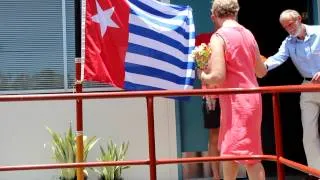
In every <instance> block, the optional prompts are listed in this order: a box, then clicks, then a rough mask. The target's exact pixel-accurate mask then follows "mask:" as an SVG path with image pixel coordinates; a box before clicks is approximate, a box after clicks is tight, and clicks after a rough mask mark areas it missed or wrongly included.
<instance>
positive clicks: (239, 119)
mask: <svg viewBox="0 0 320 180" xmlns="http://www.w3.org/2000/svg"><path fill="white" fill-rule="evenodd" d="M216 34H218V35H219V36H221V37H222V38H223V39H224V42H225V44H226V46H225V61H226V79H225V81H224V82H223V84H222V88H255V87H258V83H257V79H256V76H255V70H254V69H255V68H254V67H255V61H256V54H255V48H256V44H257V43H256V40H255V38H254V36H253V35H252V33H251V32H250V31H249V30H247V29H246V28H244V27H242V26H240V27H222V28H220V29H219V30H218V31H217V32H216ZM219 98H220V106H221V120H220V124H221V126H220V134H219V148H220V153H221V156H228V155H261V154H262V145H261V120H262V99H261V95H260V94H230V95H220V96H219ZM237 162H239V163H241V164H253V163H256V162H258V161H257V160H243V161H237Z"/></svg>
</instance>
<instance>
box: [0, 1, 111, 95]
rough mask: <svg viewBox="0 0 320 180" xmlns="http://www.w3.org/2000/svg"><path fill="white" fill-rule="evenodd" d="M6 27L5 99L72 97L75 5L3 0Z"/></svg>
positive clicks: (0, 56) (0, 32) (0, 74)
mask: <svg viewBox="0 0 320 180" xmlns="http://www.w3.org/2000/svg"><path fill="white" fill-rule="evenodd" d="M0 24H1V26H0V39H1V41H0V94H25V93H52V92H66V91H72V88H73V84H74V78H75V65H74V56H75V40H74V39H75V35H74V32H75V22H74V1H73V0H1V1H0ZM84 87H99V88H101V87H108V86H103V85H101V84H94V83H85V85H84ZM104 89H105V88H104Z"/></svg>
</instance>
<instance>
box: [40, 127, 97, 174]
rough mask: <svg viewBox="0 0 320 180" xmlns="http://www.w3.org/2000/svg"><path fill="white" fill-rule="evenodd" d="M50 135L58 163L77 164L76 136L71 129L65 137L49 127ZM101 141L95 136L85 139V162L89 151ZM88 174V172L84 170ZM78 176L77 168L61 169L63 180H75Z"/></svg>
mask: <svg viewBox="0 0 320 180" xmlns="http://www.w3.org/2000/svg"><path fill="white" fill-rule="evenodd" d="M46 129H47V130H48V132H49V134H50V135H51V137H52V146H51V149H52V153H53V157H52V158H53V159H54V160H55V161H56V162H58V163H74V162H76V153H77V145H76V135H75V133H73V132H72V129H71V127H69V128H68V129H67V131H66V133H65V135H64V136H63V135H61V134H58V133H56V132H54V131H53V130H52V129H50V128H49V127H46ZM98 141H99V139H97V138H96V137H95V136H93V137H91V138H89V139H88V138H87V137H85V136H84V137H83V146H84V147H83V148H84V150H83V156H84V157H83V160H84V161H86V159H87V156H88V153H89V151H90V150H91V149H92V148H93V147H94V145H95V144H96V143H97V142H98ZM84 172H85V173H86V170H84ZM86 174H87V173H86ZM75 176H76V169H75V168H64V169H61V175H60V177H61V179H63V180H73V179H74V178H75Z"/></svg>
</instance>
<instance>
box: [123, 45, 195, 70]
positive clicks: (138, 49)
mask: <svg viewBox="0 0 320 180" xmlns="http://www.w3.org/2000/svg"><path fill="white" fill-rule="evenodd" d="M127 51H128V52H130V53H134V54H141V55H144V56H148V57H151V58H155V59H158V60H161V61H164V62H168V63H170V64H173V65H175V66H177V67H179V68H180V69H194V68H195V62H193V61H191V62H183V61H181V60H180V59H178V58H176V57H174V56H172V55H170V54H167V53H165V52H162V51H158V50H155V49H151V48H148V47H145V46H141V45H137V44H133V43H129V46H128V50H127ZM186 58H187V57H186ZM137 62H139V60H138V59H137Z"/></svg>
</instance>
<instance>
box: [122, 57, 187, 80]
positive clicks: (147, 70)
mask: <svg viewBox="0 0 320 180" xmlns="http://www.w3.org/2000/svg"><path fill="white" fill-rule="evenodd" d="M125 71H126V72H131V73H134V74H142V75H145V76H152V77H155V78H159V79H164V80H168V81H172V82H175V83H176V84H180V85H193V84H192V83H193V81H192V79H193V78H191V77H187V78H186V77H179V76H177V75H175V74H173V73H170V72H167V71H165V70H160V69H156V68H152V67H147V66H142V65H139V64H132V63H128V62H126V63H125Z"/></svg>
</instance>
